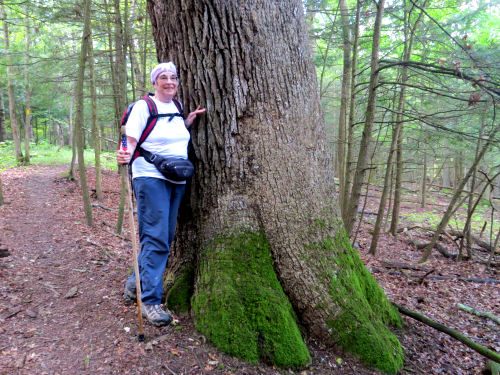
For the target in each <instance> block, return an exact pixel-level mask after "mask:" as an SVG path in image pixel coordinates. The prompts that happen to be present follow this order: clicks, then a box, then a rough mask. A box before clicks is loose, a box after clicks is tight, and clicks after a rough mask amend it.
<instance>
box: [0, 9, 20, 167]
mask: <svg viewBox="0 0 500 375" xmlns="http://www.w3.org/2000/svg"><path fill="white" fill-rule="evenodd" d="M0 19H1V20H2V23H3V37H4V47H5V50H6V51H8V50H9V27H8V25H7V22H6V19H7V16H6V14H5V8H4V4H3V2H2V3H0ZM8 56H9V59H8V60H7V89H8V92H9V119H10V128H11V129H12V138H13V140H14V148H15V151H16V161H17V163H18V164H22V163H24V158H23V152H22V150H21V136H20V134H19V126H18V125H17V118H16V99H15V96H14V83H13V79H14V78H13V74H14V73H13V65H12V59H11V58H10V55H8Z"/></svg>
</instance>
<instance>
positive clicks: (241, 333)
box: [192, 232, 310, 368]
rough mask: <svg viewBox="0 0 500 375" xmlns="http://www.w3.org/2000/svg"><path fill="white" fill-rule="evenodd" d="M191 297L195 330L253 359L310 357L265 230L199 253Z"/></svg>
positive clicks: (295, 361)
mask: <svg viewBox="0 0 500 375" xmlns="http://www.w3.org/2000/svg"><path fill="white" fill-rule="evenodd" d="M200 264H201V268H200V276H199V280H198V282H197V288H196V292H195V295H194V296H193V300H192V307H193V312H194V317H195V325H196V328H197V329H198V330H199V331H200V332H202V333H203V334H205V335H206V336H207V337H208V338H209V339H210V340H211V341H212V342H213V343H214V344H215V345H216V346H217V347H218V348H219V349H221V350H223V351H224V352H226V353H228V354H231V355H235V356H237V357H239V358H242V359H244V360H247V361H249V362H251V363H257V362H258V361H259V360H263V361H265V362H267V363H270V364H274V365H276V366H279V367H292V368H297V367H301V366H304V365H305V364H306V363H308V362H309V360H310V355H309V351H308V350H307V347H306V345H305V344H304V341H303V339H302V337H301V334H300V331H299V329H298V327H297V324H296V321H295V315H294V312H293V309H292V306H291V304H290V302H289V301H288V299H287V297H286V295H285V294H284V292H283V290H282V288H281V285H280V283H279V281H278V279H277V277H276V274H275V272H274V269H273V264H272V258H271V255H270V251H269V246H268V243H267V241H266V239H265V238H264V236H263V235H261V234H255V233H250V232H242V233H238V234H235V235H229V236H227V237H224V238H219V239H218V240H216V241H214V242H213V243H212V245H211V246H210V247H209V248H208V249H207V250H205V251H204V252H203V253H202V255H201V262H200Z"/></svg>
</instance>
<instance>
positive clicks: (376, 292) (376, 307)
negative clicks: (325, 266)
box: [321, 231, 403, 373]
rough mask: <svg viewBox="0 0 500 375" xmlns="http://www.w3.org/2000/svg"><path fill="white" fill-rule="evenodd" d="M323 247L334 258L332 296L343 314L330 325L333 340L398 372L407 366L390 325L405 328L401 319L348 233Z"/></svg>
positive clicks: (386, 369)
mask: <svg viewBox="0 0 500 375" xmlns="http://www.w3.org/2000/svg"><path fill="white" fill-rule="evenodd" d="M321 247H322V248H323V249H324V250H326V251H327V253H330V254H332V255H334V259H335V264H336V267H334V268H332V274H333V277H332V279H331V286H330V295H331V298H332V299H333V300H334V301H335V302H336V303H337V304H338V305H339V306H340V307H341V311H342V312H341V313H340V314H339V315H338V316H336V317H335V318H334V319H332V320H331V321H329V322H328V326H329V328H330V333H331V336H332V338H333V339H334V340H335V342H336V343H337V344H338V345H340V346H342V347H343V348H344V349H345V350H347V351H349V352H351V353H353V354H356V355H358V356H359V358H360V359H361V360H362V361H363V362H364V363H366V364H368V365H370V366H373V367H376V368H378V369H380V370H382V371H384V372H388V373H396V372H397V371H398V370H399V369H400V368H401V367H402V366H403V351H402V348H401V345H400V343H399V341H398V339H397V338H396V336H394V335H393V334H392V332H391V331H390V330H389V329H388V325H391V326H394V327H400V326H402V324H403V322H402V319H401V316H400V315H399V313H398V311H397V310H396V309H395V308H394V307H393V306H392V305H391V303H390V302H389V300H388V299H387V297H386V296H385V294H384V292H383V290H382V288H381V287H380V286H379V285H378V283H377V281H376V280H375V278H374V277H373V276H372V275H371V274H370V272H368V270H367V269H366V267H365V266H364V265H363V262H362V261H361V259H360V258H359V255H358V253H357V252H356V251H355V250H354V249H352V247H351V245H350V243H349V239H348V237H347V235H346V234H345V232H343V231H341V232H340V233H338V235H337V236H336V237H335V238H331V239H327V240H325V241H324V242H323V243H322V244H321Z"/></svg>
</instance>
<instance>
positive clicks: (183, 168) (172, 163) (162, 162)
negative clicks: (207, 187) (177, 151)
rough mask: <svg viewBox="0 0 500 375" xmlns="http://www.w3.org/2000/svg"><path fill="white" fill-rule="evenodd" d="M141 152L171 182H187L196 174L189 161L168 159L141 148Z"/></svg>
mask: <svg viewBox="0 0 500 375" xmlns="http://www.w3.org/2000/svg"><path fill="white" fill-rule="evenodd" d="M139 152H140V155H141V156H142V157H144V159H145V160H146V161H147V162H148V163H151V164H154V166H155V167H156V169H158V171H159V172H160V173H161V174H162V175H163V176H165V178H167V179H169V180H172V181H185V180H187V179H188V178H190V177H192V176H193V174H194V165H193V163H191V162H190V161H189V160H188V159H181V158H166V157H163V156H160V155H157V154H153V153H152V152H149V151H146V150H144V149H143V148H140V149H139Z"/></svg>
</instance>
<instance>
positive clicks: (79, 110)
mask: <svg viewBox="0 0 500 375" xmlns="http://www.w3.org/2000/svg"><path fill="white" fill-rule="evenodd" d="M90 3H91V0H84V3H83V6H84V12H83V14H84V18H83V22H84V23H83V33H82V44H81V50H80V59H79V63H78V76H77V80H76V88H75V93H76V117H75V130H74V131H75V140H76V146H77V147H76V148H77V152H78V170H79V174H80V187H81V189H82V198H83V207H84V210H85V218H86V220H87V225H89V226H93V225H94V223H93V220H92V207H91V206H90V197H89V190H88V185H87V177H86V170H85V160H84V156H83V148H84V134H83V79H84V75H85V64H86V61H87V54H88V46H89V40H90V39H91V38H90V33H91V31H90Z"/></svg>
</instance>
